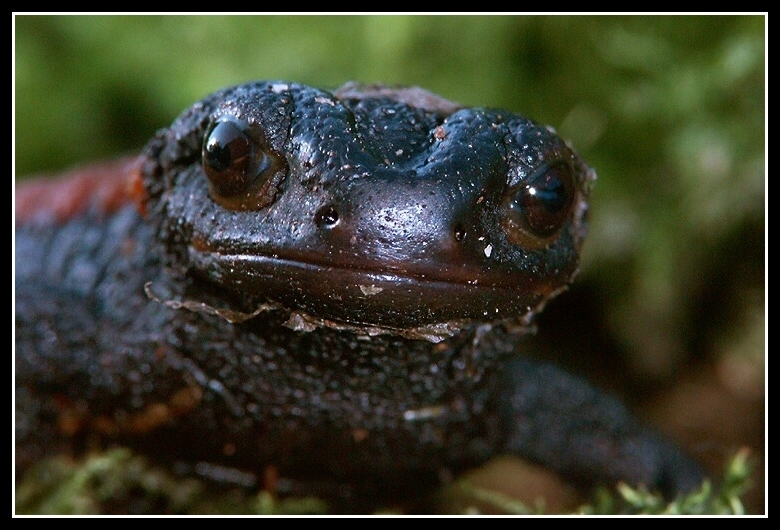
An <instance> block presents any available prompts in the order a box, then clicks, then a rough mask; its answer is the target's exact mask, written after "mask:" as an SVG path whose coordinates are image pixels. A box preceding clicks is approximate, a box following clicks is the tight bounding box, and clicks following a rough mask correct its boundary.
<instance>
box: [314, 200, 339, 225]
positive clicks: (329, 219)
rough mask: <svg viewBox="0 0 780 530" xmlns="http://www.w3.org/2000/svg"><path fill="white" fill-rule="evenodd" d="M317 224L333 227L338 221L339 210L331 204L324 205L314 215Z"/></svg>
mask: <svg viewBox="0 0 780 530" xmlns="http://www.w3.org/2000/svg"><path fill="white" fill-rule="evenodd" d="M315 221H316V223H317V226H319V227H323V228H333V227H334V226H336V225H337V224H338V223H339V212H338V211H337V210H336V208H335V207H334V206H333V205H328V206H324V207H323V208H320V210H319V211H318V212H317V214H316V215H315Z"/></svg>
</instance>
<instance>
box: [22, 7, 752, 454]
mask: <svg viewBox="0 0 780 530" xmlns="http://www.w3.org/2000/svg"><path fill="white" fill-rule="evenodd" d="M766 23H767V19H766V17H765V16H763V15H760V14H759V15H711V16H693V15H689V16H598V15H594V16H536V15H535V16H508V15H500V16H498V15H490V16H487V15H486V16H460V15H452V16H340V15H339V16H320V15H311V16H207V15H203V16H153V15H152V16H35V15H21V16H16V17H15V18H14V31H15V34H14V46H15V48H14V66H15V71H14V73H15V80H14V97H15V99H14V118H15V121H14V136H13V142H14V164H15V166H14V167H15V177H16V178H17V179H19V178H23V177H24V176H26V175H28V174H32V173H38V172H42V171H47V172H49V171H58V170H62V169H65V168H67V167H69V166H71V165H74V164H78V163H83V162H88V161H93V160H96V159H100V158H105V157H110V156H115V155H117V154H124V153H128V152H137V151H139V150H140V149H141V148H142V147H143V145H144V143H145V142H146V140H147V139H148V138H150V137H151V136H152V135H153V134H154V132H155V131H156V130H157V129H158V128H161V127H165V126H167V125H168V124H169V123H170V122H171V121H172V120H173V119H174V118H175V116H176V115H178V114H179V113H180V112H181V111H182V110H183V109H185V108H186V107H188V106H189V105H190V104H191V103H193V102H194V101H197V100H198V99H200V98H201V97H203V96H204V95H206V94H207V93H210V92H212V91H214V90H216V89H219V88H221V87H223V86H227V85H231V84H238V83H242V82H245V81H248V80H256V79H284V80H290V81H297V82H302V83H306V84H311V85H314V86H319V87H323V88H329V87H332V88H335V87H337V86H339V85H341V84H342V83H343V82H345V81H347V80H358V81H363V82H382V83H386V84H402V85H419V86H422V87H424V88H427V89H429V90H431V91H433V92H436V93H438V94H441V95H442V96H444V97H446V98H448V99H452V100H455V101H459V102H461V103H463V104H465V105H470V106H487V107H500V108H507V109H509V110H512V111H516V112H520V113H523V114H525V115H527V116H529V117H531V118H533V119H535V120H537V121H539V122H542V123H546V124H550V125H552V126H553V127H555V128H556V129H557V130H558V131H559V133H561V135H562V136H564V137H565V138H567V139H568V140H570V141H571V142H572V144H573V145H574V146H575V147H576V148H577V150H578V151H580V153H581V154H582V155H583V157H584V158H585V159H586V160H588V161H589V163H590V164H591V165H592V166H593V167H594V168H595V169H596V171H597V173H598V174H599V180H598V182H597V185H596V189H595V194H594V197H593V199H592V203H591V205H592V216H591V233H590V237H589V240H588V243H587V245H586V248H585V254H584V256H583V267H582V268H583V273H582V275H581V277H580V278H579V279H578V280H577V282H576V283H575V286H574V288H573V290H574V291H575V292H576V291H578V290H579V292H581V293H586V295H587V296H589V297H590V298H589V301H588V302H587V304H586V305H585V306H584V309H583V308H582V307H577V306H574V307H573V308H572V309H571V310H570V311H569V312H568V313H566V312H564V313H563V316H562V317H561V314H560V311H559V314H558V318H559V321H560V322H559V326H558V327H555V324H554V323H547V324H546V325H547V326H548V328H549V329H552V330H553V331H552V333H553V334H554V333H556V332H559V331H560V330H561V329H562V330H563V331H564V333H565V335H560V334H558V335H555V336H554V337H553V339H552V340H550V341H549V343H550V344H551V345H552V348H553V349H555V348H560V349H564V348H570V346H571V345H572V343H573V344H574V345H575V346H576V349H577V351H576V352H575V358H576V359H577V360H575V364H577V363H579V364H580V365H585V366H586V367H588V368H593V366H592V365H595V364H596V363H597V362H602V363H603V364H605V367H604V369H605V370H606V369H608V368H609V365H610V364H613V363H614V364H615V365H620V366H624V367H628V368H627V369H626V370H625V371H623V372H621V373H620V377H617V378H613V379H611V380H610V381H611V382H613V383H614V384H615V386H616V387H619V386H620V384H619V383H616V381H625V383H624V384H625V385H626V386H627V387H628V386H631V385H632V384H633V383H636V382H637V381H642V382H645V383H647V384H653V383H654V382H655V383H658V382H661V381H669V380H673V379H674V378H676V377H680V374H681V373H684V371H685V369H686V368H685V367H686V366H694V365H695V363H697V362H698V363H701V362H702V359H704V360H709V361H711V362H712V363H716V364H718V363H720V365H728V366H729V367H731V368H734V367H735V366H736V367H737V369H731V368H730V369H729V370H727V371H725V372H728V374H729V375H728V376H727V377H730V378H732V379H733V380H731V381H726V384H729V385H730V384H733V385H748V386H752V387H753V390H752V391H753V392H754V393H755V394H756V395H759V396H763V392H764V388H763V385H764V370H765V365H764V359H765V354H766V347H765V346H766V339H765V337H766V315H765V303H766V302H765V300H766V299H765V291H766V286H765V275H766V271H765V263H766V254H765V241H766V233H765V226H766V221H765V215H766V211H765V208H766V157H767V153H766V64H767V63H766V42H767V35H766ZM568 297H569V300H570V301H571V300H574V301H576V300H578V299H579V298H578V297H577V296H576V295H575V294H574V293H572V294H570V295H568ZM563 298H566V297H563ZM570 301H568V302H567V301H566V300H564V301H561V302H560V304H561V306H565V305H566V304H567V303H568V304H571V303H572V302H570ZM557 303H558V301H556V304H557ZM551 309H552V308H551ZM554 311H555V310H553V311H550V310H548V312H547V313H551V312H554ZM583 312H587V314H588V315H589V318H590V319H591V320H589V321H588V322H589V324H588V326H590V327H589V328H588V329H585V330H582V329H577V328H576V327H575V326H572V325H571V322H572V321H573V320H572V319H580V318H581V317H582V316H583ZM594 314H597V315H596V316H594ZM546 317H547V314H546V313H545V314H544V315H543V316H542V318H543V319H544V318H546ZM593 322H595V323H593ZM596 328H597V329H596ZM540 329H541V330H542V332H544V329H545V325H540ZM591 332H593V333H597V334H598V335H599V336H600V337H603V336H605V335H606V336H608V340H603V339H598V340H596V341H595V342H594V341H593V340H591V341H588V340H583V339H581V338H580V337H579V336H578V335H577V333H591ZM605 344H606V346H608V348H607V347H606V346H605ZM589 347H590V348H592V349H593V350H596V349H602V350H603V349H609V350H610V351H609V352H608V353H609V354H610V355H611V356H607V357H606V360H604V359H603V358H602V357H599V356H597V355H595V354H594V352H593V351H590V350H588V348H589ZM615 357H618V358H619V359H621V362H622V364H620V363H618V362H617V361H615ZM724 363H725V364H724ZM695 366H700V365H695ZM694 370H696V369H694ZM725 372H724V373H725ZM745 374H747V375H745ZM740 377H741V378H742V379H739V378H740ZM745 381H746V382H745ZM760 399H763V397H760ZM755 428H756V429H758V430H760V431H761V432H763V430H762V429H763V426H761V425H756V426H755ZM757 432H758V431H757ZM746 443H747V442H746ZM761 451H762V448H760V447H759V448H757V452H759V453H760V452H761Z"/></svg>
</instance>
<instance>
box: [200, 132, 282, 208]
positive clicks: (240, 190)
mask: <svg viewBox="0 0 780 530" xmlns="http://www.w3.org/2000/svg"><path fill="white" fill-rule="evenodd" d="M202 163H203V170H204V171H205V172H206V177H207V178H208V181H209V194H210V195H211V197H212V198H213V199H214V200H215V201H216V202H217V203H219V204H220V205H221V206H224V207H225V208H228V209H231V210H256V209H259V208H262V207H263V206H267V205H268V204H270V203H271V202H272V200H273V196H274V194H275V192H276V189H275V187H276V184H278V182H276V180H278V179H277V178H275V176H276V174H277V172H278V171H279V170H280V169H281V168H282V166H283V165H284V164H283V162H282V160H281V157H279V156H278V155H276V154H275V153H273V152H272V151H271V150H270V149H268V148H266V147H265V146H263V145H262V144H261V143H260V142H259V141H258V140H257V139H256V138H255V137H254V136H253V135H252V134H250V132H249V131H248V130H247V128H246V127H245V126H243V124H240V123H237V122H235V121H230V120H223V121H218V122H216V123H215V124H214V125H213V126H212V127H211V129H210V130H209V132H208V134H207V135H206V137H205V140H204V142H203V153H202Z"/></svg>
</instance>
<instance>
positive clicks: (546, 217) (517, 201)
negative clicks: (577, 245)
mask: <svg viewBox="0 0 780 530" xmlns="http://www.w3.org/2000/svg"><path fill="white" fill-rule="evenodd" d="M574 193H575V185H574V173H573V169H572V168H571V166H570V165H569V164H566V163H563V162H558V163H555V164H553V165H548V166H545V167H544V168H542V170H541V171H539V172H537V173H536V174H535V175H533V176H532V177H531V178H530V179H528V180H527V181H526V182H525V183H523V185H522V186H521V187H519V188H514V189H512V190H510V192H509V194H507V196H506V198H505V199H504V203H503V205H502V213H503V217H502V225H501V226H502V228H503V229H504V232H505V233H506V235H507V238H508V239H509V241H510V242H512V243H513V244H515V245H523V246H526V247H530V248H543V247H545V246H547V245H548V244H549V243H550V242H551V241H552V240H553V239H554V238H555V236H557V235H558V232H559V231H560V229H561V228H562V227H563V225H564V224H565V223H566V221H567V220H568V219H569V217H570V215H571V211H572V206H573V204H574Z"/></svg>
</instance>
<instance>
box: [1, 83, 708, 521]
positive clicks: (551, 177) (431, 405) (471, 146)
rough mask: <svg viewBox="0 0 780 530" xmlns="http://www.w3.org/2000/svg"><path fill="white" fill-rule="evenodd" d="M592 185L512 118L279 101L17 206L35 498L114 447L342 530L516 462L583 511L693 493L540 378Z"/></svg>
mask: <svg viewBox="0 0 780 530" xmlns="http://www.w3.org/2000/svg"><path fill="white" fill-rule="evenodd" d="M595 178H596V175H595V172H594V171H593V170H592V169H591V168H590V167H589V166H588V165H587V164H586V163H585V161H583V160H582V159H581V158H580V156H579V155H578V154H577V153H576V152H575V151H574V149H573V148H572V147H571V146H570V145H569V144H568V143H567V142H565V141H564V140H563V139H561V138H560V137H559V136H558V135H557V134H556V133H555V132H554V131H553V130H552V129H551V128H549V127H545V126H542V125H539V124H537V123H535V122H533V121H532V120H530V119H528V118H525V117H523V116H521V115H519V114H516V113H512V112H507V111H503V110H494V109H484V108H465V107H462V106H460V105H458V104H455V103H453V102H450V101H448V100H445V99H443V98H441V97H439V96H436V95H434V94H432V93H430V92H427V91H425V90H422V89H419V88H389V87H384V86H378V85H375V86H366V85H358V84H355V83H350V84H347V85H345V86H343V87H341V88H340V89H338V90H336V91H333V92H329V91H325V90H320V89H316V88H312V87H308V86H304V85H300V84H295V83H289V82H284V81H270V82H267V81H259V82H252V83H248V84H244V85H240V86H234V87H230V88H226V89H223V90H220V91H218V92H216V93H214V94H212V95H210V96H208V97H206V98H205V99H203V100H202V101H200V102H198V103H196V104H194V105H193V106H192V107H190V108H189V109H187V110H186V111H184V113H183V114H181V115H180V116H179V117H178V118H177V119H176V120H175V121H174V122H173V124H172V125H171V126H170V127H168V128H165V129H162V130H160V131H159V132H158V133H157V134H156V135H155V137H154V138H152V139H151V141H150V142H149V143H148V145H147V146H146V148H145V149H144V151H143V153H142V154H141V155H140V156H139V157H138V158H131V159H123V160H120V161H118V162H115V163H111V164H104V165H97V166H92V167H89V168H86V169H81V170H77V171H75V172H73V173H72V174H70V175H67V176H65V177H64V178H62V179H60V180H57V181H54V182H33V183H30V184H22V185H19V186H18V188H17V190H16V230H15V236H16V274H15V289H16V298H15V302H16V306H15V309H16V312H15V333H16V340H15V347H16V353H15V364H16V376H15V377H16V380H15V381H16V394H15V396H16V446H15V447H16V467H17V472H19V473H21V472H22V471H23V470H24V469H26V468H27V467H28V466H29V464H30V463H31V462H33V461H35V460H36V459H38V458H40V457H41V455H45V454H48V453H51V452H52V451H54V450H55V449H56V450H68V451H77V450H78V449H79V448H83V447H84V445H85V443H86V442H85V440H89V441H91V442H94V440H99V443H101V444H104V445H105V446H109V445H111V444H121V445H126V446H129V447H132V448H134V449H135V450H137V451H139V452H141V453H143V454H148V455H150V456H151V457H153V458H155V459H158V460H159V461H163V462H168V463H173V462H175V463H178V464H180V466H179V469H181V466H182V465H183V466H184V467H185V468H186V466H190V468H192V469H194V468H195V466H196V465H197V464H198V463H208V464H210V465H215V466H221V468H225V469H235V470H240V472H241V473H244V474H248V476H255V477H262V476H263V475H264V473H267V472H268V470H269V469H273V470H274V472H275V473H278V475H279V476H280V477H284V478H285V479H286V480H285V481H282V482H278V484H286V485H288V486H289V488H288V490H284V487H281V486H279V487H281V488H282V489H281V490H280V491H279V493H280V494H286V493H293V492H295V493H300V492H314V493H316V494H318V495H323V496H325V497H326V498H329V499H331V500H332V501H333V505H334V507H337V508H334V509H338V510H344V511H366V510H370V509H373V508H376V507H379V506H383V505H386V503H389V502H396V501H401V502H402V501H404V500H407V501H408V500H409V499H410V498H418V497H420V496H422V495H424V493H425V492H428V491H431V490H433V489H435V488H437V487H438V486H440V485H441V484H442V483H443V482H446V481H448V480H451V477H454V476H458V475H459V474H460V473H462V472H464V471H465V470H468V469H470V468H473V467H476V466H478V465H480V464H482V463H484V462H485V461H487V460H488V459H490V458H491V457H493V456H495V455H498V454H511V455H517V456H520V457H522V458H525V459H528V460H530V461H533V462H537V463H540V464H542V465H543V466H545V467H547V468H549V469H551V470H553V471H554V472H556V473H557V474H559V475H560V476H561V477H563V478H564V479H565V480H567V481H570V482H571V483H572V484H576V485H578V486H583V487H589V486H593V485H599V484H607V485H611V484H615V483H617V482H618V481H625V482H627V483H629V484H632V485H640V484H641V485H645V486H647V487H648V488H651V489H654V490H658V491H661V492H663V493H664V494H665V495H666V496H667V497H669V498H672V497H674V496H675V495H678V494H681V493H685V492H688V491H690V490H692V489H693V488H696V487H698V486H699V485H700V483H701V481H702V479H703V478H704V474H703V471H702V470H701V467H700V466H699V465H698V464H697V463H696V462H695V461H694V460H693V459H691V458H690V457H688V456H687V455H685V454H684V453H683V452H682V451H681V450H680V449H678V448H677V447H676V446H675V445H674V444H673V443H672V442H671V441H669V440H667V439H665V438H663V437H662V436H660V435H659V434H657V433H656V432H655V431H654V430H652V429H651V428H649V427H648V426H645V425H643V424H642V423H641V422H639V421H638V420H636V419H635V418H634V417H633V416H632V415H631V413H630V412H629V411H628V410H627V408H626V407H625V406H624V405H623V404H621V403H620V402H619V401H618V400H617V399H615V398H613V397H611V396H609V395H607V394H606V393H604V392H601V391H599V390H597V389H595V388H594V387H593V386H591V385H590V384H589V383H587V382H586V381H585V380H583V379H582V378H580V377H578V376H576V375H572V374H569V373H567V372H565V371H564V370H562V369H561V368H558V367H556V366H553V365H552V364H544V363H541V362H539V361H531V360H528V359H525V358H524V357H523V354H522V352H523V338H524V336H525V335H527V333H528V332H529V331H531V330H532V328H533V319H534V316H535V315H537V314H538V313H539V312H540V311H541V310H542V309H543V307H544V306H545V304H546V303H547V302H548V301H549V300H550V299H552V298H553V297H555V296H557V295H558V294H560V293H561V292H563V291H565V290H566V289H567V287H568V286H569V285H570V283H571V282H572V281H573V279H574V277H575V275H576V273H577V271H578V267H579V257H580V252H581V249H582V245H583V242H584V240H585V235H586V231H587V218H588V199H589V196H590V193H591V189H592V187H593V184H594V181H595ZM242 476H243V475H242ZM259 482H260V481H259V480H258V483H259Z"/></svg>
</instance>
